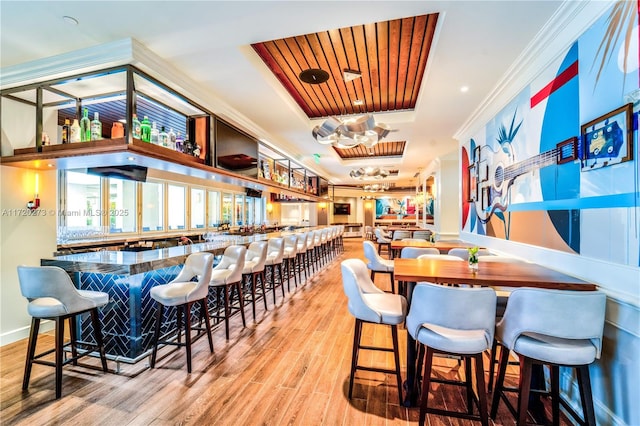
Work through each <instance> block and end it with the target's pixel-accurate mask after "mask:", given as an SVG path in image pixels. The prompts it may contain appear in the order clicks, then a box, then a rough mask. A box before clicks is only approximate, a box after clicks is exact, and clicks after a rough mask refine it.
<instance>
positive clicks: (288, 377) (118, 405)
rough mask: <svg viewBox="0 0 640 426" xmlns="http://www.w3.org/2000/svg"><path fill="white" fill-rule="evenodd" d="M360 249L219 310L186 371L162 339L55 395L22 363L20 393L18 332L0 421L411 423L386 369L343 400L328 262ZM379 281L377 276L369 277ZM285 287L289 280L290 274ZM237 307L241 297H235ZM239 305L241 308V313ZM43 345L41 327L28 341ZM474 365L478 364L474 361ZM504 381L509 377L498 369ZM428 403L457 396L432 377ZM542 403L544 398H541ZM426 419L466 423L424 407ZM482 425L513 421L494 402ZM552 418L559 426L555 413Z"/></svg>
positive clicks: (371, 337)
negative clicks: (250, 303) (133, 360)
mask: <svg viewBox="0 0 640 426" xmlns="http://www.w3.org/2000/svg"><path fill="white" fill-rule="evenodd" d="M350 257H359V258H363V259H364V255H363V251H362V240H361V239H357V238H346V239H345V252H344V253H343V254H341V255H339V256H338V257H337V258H335V259H334V260H333V262H331V263H330V264H329V265H327V266H326V267H325V268H324V270H322V271H321V272H319V273H317V274H316V275H315V276H314V277H312V278H310V279H309V280H308V281H307V282H306V283H305V284H304V285H299V286H298V288H297V289H295V291H294V289H293V288H292V291H291V293H288V294H287V296H286V298H285V299H284V300H283V299H282V297H281V294H280V295H279V297H278V300H277V304H276V306H274V305H273V304H272V303H271V302H272V300H273V299H272V298H271V296H270V297H269V299H268V301H269V309H268V311H266V312H265V311H264V309H262V308H263V307H262V304H258V306H259V308H258V309H259V310H258V317H257V320H256V322H252V321H251V320H250V318H251V315H250V314H249V316H248V317H247V328H245V329H243V328H242V325H241V321H240V318H239V317H238V316H236V317H234V318H233V319H232V320H231V326H232V328H231V338H230V340H229V341H226V340H225V337H224V327H220V326H218V327H217V328H216V329H214V349H215V351H214V353H213V354H212V353H210V352H209V349H208V344H207V340H206V338H205V339H200V340H199V341H197V342H196V343H195V344H194V347H193V373H191V374H187V371H186V361H185V353H184V349H181V350H177V349H174V348H163V349H160V351H159V360H158V362H157V364H156V368H154V369H149V368H148V362H147V361H146V360H144V361H141V362H139V363H138V364H135V365H129V364H121V371H120V373H119V374H115V373H114V372H113V370H114V369H115V367H116V364H115V363H114V362H112V361H109V368H110V370H112V371H111V372H110V373H107V374H105V373H103V372H102V371H100V370H99V369H98V368H97V367H98V365H99V362H97V361H96V360H94V359H88V360H87V359H86V358H85V359H84V362H83V363H84V364H85V365H86V364H90V365H91V366H93V367H94V368H85V367H81V366H77V367H74V366H71V365H69V366H66V367H65V368H64V370H63V371H64V372H63V389H62V394H63V396H62V398H61V399H59V400H56V399H55V391H54V374H53V369H52V368H49V367H45V366H40V365H34V367H33V372H32V377H31V383H30V386H29V389H28V391H26V392H22V389H21V384H22V375H23V369H24V357H25V354H26V344H27V342H26V340H23V341H19V342H16V343H13V344H10V345H6V346H3V347H1V348H0V423H1V424H3V425H36V424H37V425H45V424H59V425H63V424H64V425H66V424H69V425H118V426H121V425H174V424H195V425H414V424H417V422H418V410H417V409H415V408H405V407H402V406H400V405H399V404H398V395H397V388H396V385H395V378H394V376H392V375H385V374H382V373H375V372H362V371H359V372H357V373H356V382H355V386H354V398H353V399H352V400H348V398H347V396H346V395H347V393H348V386H349V369H350V362H351V346H352V342H353V327H354V319H353V317H351V315H350V314H349V312H348V311H347V306H346V297H345V296H344V294H343V291H342V280H341V275H340V262H341V261H342V260H344V259H346V258H350ZM376 283H377V285H378V286H380V287H381V288H383V289H385V290H390V283H389V278H388V276H385V275H382V274H380V276H378V277H376ZM291 285H292V287H293V281H292V282H291ZM247 308H249V307H247ZM246 312H247V313H249V311H248V310H247V311H246ZM363 335H364V339H365V340H364V342H365V343H367V344H371V343H375V344H386V345H389V346H390V342H391V331H390V329H389V327H385V326H372V325H368V324H365V326H364V330H363ZM399 335H400V347H401V355H400V357H401V358H400V359H401V364H402V371H403V374H404V372H405V371H406V368H405V367H406V366H405V362H406V354H405V352H406V351H405V345H406V331H405V330H404V329H403V328H401V329H399ZM45 347H53V338H52V336H51V335H49V334H47V335H42V336H41V337H40V339H39V342H38V349H41V348H45ZM363 354H364V356H361V362H362V364H365V365H366V364H371V365H376V366H378V367H387V368H389V367H391V366H393V357H392V354H384V353H382V354H379V353H374V354H371V353H367V351H364V353H363ZM435 363H436V365H437V366H438V374H439V375H441V376H446V377H456V376H457V375H458V368H459V367H458V364H457V362H456V361H455V360H445V359H442V358H438V359H437V360H436V361H435ZM485 369H486V366H485ZM509 379H510V381H511V383H512V384H513V383H514V382H515V380H517V378H516V377H515V376H514V375H511V377H509ZM432 391H433V392H432V395H434V396H433V401H434V404H435V405H438V406H440V407H451V406H454V407H460V408H463V407H464V406H465V405H464V404H465V403H464V401H465V396H464V394H462V393H461V392H460V390H459V389H457V388H453V389H451V387H450V386H444V385H438V384H433V385H432ZM547 405H548V403H547ZM428 422H429V424H430V425H434V426H435V425H471V424H473V422H470V421H465V420H457V419H451V418H448V417H441V416H435V415H429V416H428ZM494 424H498V425H501V424H505V425H506V424H508V425H511V424H514V421H513V418H512V417H511V415H510V414H509V413H508V411H507V410H506V408H504V405H501V409H500V411H499V414H498V418H497V420H496V422H495V423H494ZM562 424H568V422H566V420H565V419H563V423H562Z"/></svg>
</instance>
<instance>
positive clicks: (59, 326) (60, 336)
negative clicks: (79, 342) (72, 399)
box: [55, 317, 64, 399]
mask: <svg viewBox="0 0 640 426" xmlns="http://www.w3.org/2000/svg"><path fill="white" fill-rule="evenodd" d="M63 346H64V317H56V349H55V351H56V399H59V398H60V397H61V396H62V361H63V360H62V358H63V352H64V351H63Z"/></svg>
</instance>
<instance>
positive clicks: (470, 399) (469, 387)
mask: <svg viewBox="0 0 640 426" xmlns="http://www.w3.org/2000/svg"><path fill="white" fill-rule="evenodd" d="M464 369H465V373H464V375H465V379H466V380H465V382H466V386H465V387H466V388H467V389H466V390H467V413H469V414H473V384H472V383H471V374H472V371H473V370H471V358H470V357H465V358H464ZM478 386H480V385H478Z"/></svg>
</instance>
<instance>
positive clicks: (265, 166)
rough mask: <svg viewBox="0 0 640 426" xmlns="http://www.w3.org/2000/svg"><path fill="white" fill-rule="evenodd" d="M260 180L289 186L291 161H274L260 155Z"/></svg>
mask: <svg viewBox="0 0 640 426" xmlns="http://www.w3.org/2000/svg"><path fill="white" fill-rule="evenodd" d="M258 178H259V179H264V180H268V181H271V182H272V183H276V184H278V185H282V186H286V187H288V186H289V178H290V176H289V160H286V159H282V158H280V159H273V158H269V157H267V156H264V155H262V154H261V155H260V159H259V169H258Z"/></svg>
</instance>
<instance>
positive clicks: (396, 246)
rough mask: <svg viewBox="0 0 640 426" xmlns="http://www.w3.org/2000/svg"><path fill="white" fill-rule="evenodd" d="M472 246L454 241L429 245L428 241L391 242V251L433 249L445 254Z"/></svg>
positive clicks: (443, 241) (471, 245)
mask: <svg viewBox="0 0 640 426" xmlns="http://www.w3.org/2000/svg"><path fill="white" fill-rule="evenodd" d="M473 246H474V245H473V244H470V243H465V242H464V241H455V240H450V241H447V240H440V241H436V242H435V243H430V242H429V241H411V240H409V241H407V240H393V241H391V248H392V249H393V250H402V249H403V248H405V247H419V248H425V247H435V248H437V249H438V250H440V253H446V252H448V251H449V250H451V249H452V248H469V247H473Z"/></svg>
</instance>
